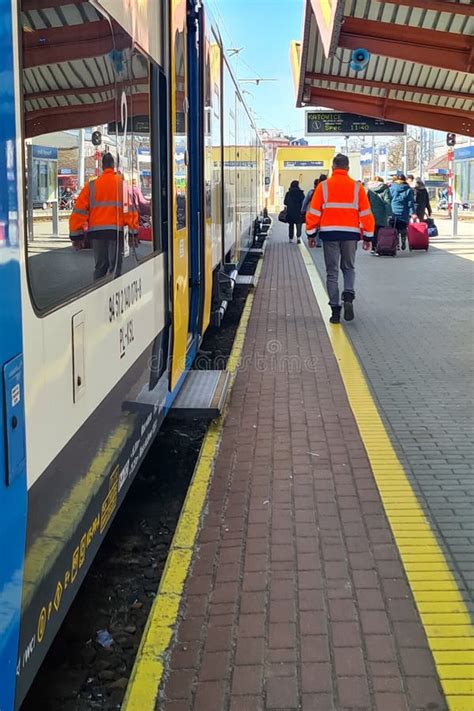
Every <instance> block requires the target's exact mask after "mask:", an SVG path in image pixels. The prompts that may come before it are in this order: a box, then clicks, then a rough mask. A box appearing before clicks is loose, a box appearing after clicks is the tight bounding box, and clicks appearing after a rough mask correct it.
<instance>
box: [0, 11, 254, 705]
mask: <svg viewBox="0 0 474 711" xmlns="http://www.w3.org/2000/svg"><path fill="white" fill-rule="evenodd" d="M0 20H1V26H2V28H3V36H4V47H3V52H2V54H1V55H0V77H1V78H2V80H1V82H0V94H1V96H2V121H1V122H0V283H1V285H2V308H1V309H0V365H1V367H2V377H1V385H0V395H1V398H0V402H1V408H2V417H1V418H0V470H1V474H2V476H1V480H0V533H1V541H2V555H1V557H0V669H1V682H2V683H1V684H0V709H2V711H8V710H9V709H14V708H18V707H19V705H20V704H21V701H22V699H23V698H24V695H25V693H26V691H27V689H28V687H29V685H30V683H31V680H32V679H33V677H34V675H35V673H36V671H37V670H38V667H39V666H40V664H41V662H42V660H43V658H44V655H45V653H46V651H47V649H48V647H49V645H50V643H51V641H52V639H53V637H54V635H55V634H56V632H57V630H58V627H59V626H60V624H61V622H62V620H63V618H64V615H65V613H66V611H67V609H68V607H69V605H70V603H71V601H72V600H73V598H74V595H75V594H76V592H77V590H78V588H79V586H80V584H81V582H82V580H83V579H84V576H85V574H86V571H87V569H88V567H89V565H90V563H91V561H92V559H93V557H94V554H95V552H96V551H97V549H98V547H99V546H100V543H101V540H102V539H103V536H104V535H105V534H106V532H107V530H108V528H109V526H110V522H111V520H112V518H113V516H114V514H115V512H116V510H117V508H118V506H119V505H120V502H121V501H122V500H123V497H124V496H125V494H126V492H127V489H128V488H129V486H130V484H131V482H132V480H133V477H134V476H135V474H136V472H137V470H138V468H139V465H140V462H141V460H142V459H143V457H144V455H145V454H146V452H147V450H148V448H149V446H150V444H151V442H152V440H153V437H154V435H155V434H156V432H157V430H158V428H159V426H160V423H161V421H162V419H163V417H164V416H165V415H166V413H167V411H168V410H169V408H170V407H171V406H172V403H173V400H174V398H175V397H176V394H177V393H178V391H179V389H180V387H181V386H182V384H183V382H184V380H185V378H186V375H187V372H188V370H189V368H190V365H191V364H192V361H193V358H194V357H195V355H196V352H197V350H198V348H199V344H200V342H201V339H202V336H203V334H204V332H205V330H206V328H207V327H208V326H209V324H210V323H211V322H212V320H213V314H214V313H215V312H219V307H220V300H221V299H222V298H224V297H223V296H222V284H223V283H225V279H226V277H229V275H230V274H232V273H233V272H235V270H236V269H237V268H238V266H239V265H240V264H241V262H242V261H243V259H244V257H245V254H246V252H247V250H248V249H249V247H250V245H251V243H252V239H253V224H254V221H255V219H256V217H257V214H258V211H259V210H260V209H261V208H262V207H263V206H262V205H261V200H262V197H263V188H262V184H261V183H262V180H263V173H262V158H261V157H262V155H263V152H262V150H261V145H260V144H259V140H258V136H257V132H256V128H255V126H254V124H253V122H252V120H251V118H250V114H249V112H248V111H247V109H246V107H245V104H244V102H243V100H242V96H241V94H240V92H239V90H238V87H237V84H236V82H235V80H234V78H233V76H232V73H231V71H230V68H229V67H228V64H227V62H226V60H225V58H224V52H223V48H222V42H221V40H220V37H219V33H218V29H217V27H216V25H215V23H214V22H213V21H212V18H211V17H210V16H209V15H208V14H206V12H205V9H204V8H203V7H200V8H199V9H196V3H194V2H187V0H169V2H168V1H165V0H162V1H157V0H100V1H99V0H0ZM32 147H42V148H41V149H38V148H35V150H33V148H32ZM45 149H52V152H54V154H55V155H58V162H60V161H61V160H63V161H64V166H69V167H64V168H63V169H64V170H67V171H69V170H71V168H70V166H71V165H75V166H78V167H77V180H78V182H79V185H81V184H83V183H84V181H85V180H88V179H89V178H93V177H94V175H96V174H97V172H98V164H99V159H100V155H101V154H102V153H103V152H104V151H109V152H111V153H112V155H113V156H114V158H115V166H116V169H117V170H119V171H120V172H121V173H122V175H123V178H124V186H125V187H124V196H123V206H124V210H125V211H126V210H127V209H133V194H134V193H133V191H134V190H139V191H141V192H142V194H143V200H144V201H143V205H146V204H148V207H145V208H144V210H143V213H144V214H143V215H141V217H142V218H143V225H145V227H144V228H143V230H142V232H141V233H140V234H141V236H142V238H143V239H140V240H139V241H138V242H137V241H136V240H134V239H132V238H131V236H128V235H127V234H126V233H125V234H124V235H123V244H122V241H121V238H119V235H118V236H117V245H118V247H117V255H116V261H115V268H114V270H113V271H112V272H111V273H110V274H109V275H108V276H106V277H103V278H100V279H95V280H94V264H93V261H94V260H93V255H92V251H91V250H90V249H78V250H75V249H73V247H72V244H71V242H70V239H69V233H68V223H67V220H64V219H61V215H59V213H58V211H57V210H55V208H54V205H53V209H52V210H51V213H50V215H48V214H46V215H45V213H47V211H44V210H42V211H41V213H42V214H41V215H38V212H37V210H36V209H35V205H34V197H33V195H34V190H33V189H32V185H33V165H32V160H31V156H33V154H34V153H38V151H39V152H44V151H45ZM46 152H47V153H48V151H46ZM50 152H51V151H50ZM52 152H51V154H52ZM144 161H145V163H146V164H145V167H143V166H144ZM61 169H62V166H61V165H58V170H61ZM130 196H132V197H130ZM139 211H140V210H139ZM62 212H64V211H62ZM84 230H85V234H87V225H86V224H85V225H84ZM226 298H228V290H227V291H226Z"/></svg>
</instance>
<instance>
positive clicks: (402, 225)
mask: <svg viewBox="0 0 474 711" xmlns="http://www.w3.org/2000/svg"><path fill="white" fill-rule="evenodd" d="M390 194H391V197H392V214H393V217H394V220H395V229H396V230H397V232H398V234H399V236H400V239H401V243H402V249H405V248H406V244H407V229H408V223H409V222H410V218H411V217H416V213H415V203H414V200H413V190H412V189H411V188H410V186H409V185H408V183H407V179H406V177H405V176H404V175H403V173H401V172H399V173H397V177H396V178H395V180H394V181H393V183H392V185H391V186H390Z"/></svg>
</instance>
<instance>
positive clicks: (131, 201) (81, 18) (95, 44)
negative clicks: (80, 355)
mask: <svg viewBox="0 0 474 711" xmlns="http://www.w3.org/2000/svg"><path fill="white" fill-rule="evenodd" d="M32 4H34V3H32V2H31V0H29V2H28V3H27V5H26V3H25V7H27V8H28V9H27V10H25V11H23V12H22V14H21V27H22V45H23V53H22V58H23V69H22V80H23V86H22V89H23V100H24V109H25V110H24V138H25V163H26V165H25V167H26V188H25V210H26V231H27V235H26V236H27V256H28V276H29V282H30V290H31V294H32V298H33V300H34V302H35V304H36V306H37V307H38V308H39V309H40V310H44V309H50V308H52V307H54V306H57V305H58V304H60V303H62V302H63V301H65V300H68V299H70V298H71V297H72V296H73V295H74V294H77V293H79V292H81V291H82V290H84V289H87V288H90V287H91V286H93V285H95V284H100V283H102V282H103V281H104V280H105V279H110V278H113V277H117V276H120V275H121V274H123V273H125V272H126V271H129V270H130V269H133V268H134V267H135V266H136V265H137V264H138V263H139V262H140V261H141V260H142V259H144V258H146V257H147V256H149V255H150V254H152V253H153V251H154V232H153V224H152V212H153V211H152V186H153V179H152V148H153V147H152V142H151V131H150V125H151V121H150V113H151V109H150V85H151V84H150V74H151V69H150V63H149V61H148V60H147V59H146V58H145V57H144V56H143V55H141V54H140V53H139V52H138V51H137V50H136V49H134V48H133V42H132V39H131V37H130V36H129V35H128V34H127V32H125V31H124V30H123V29H122V27H120V25H118V24H117V23H115V22H109V21H108V20H106V19H104V17H103V16H102V15H101V14H100V13H99V12H98V11H97V10H96V9H95V8H94V7H93V6H92V4H90V3H89V2H84V3H82V4H81V7H80V12H79V11H78V8H77V7H75V6H71V5H70V3H68V2H67V0H64V7H63V6H62V5H61V4H60V3H55V4H54V7H53V8H49V9H47V10H42V11H41V12H33V11H32V10H31V6H32ZM46 16H47V17H46ZM46 20H47V22H46ZM45 25H46V26H45ZM70 37H73V38H74V40H75V41H73V42H71V41H68V38H70ZM40 40H41V41H40Z"/></svg>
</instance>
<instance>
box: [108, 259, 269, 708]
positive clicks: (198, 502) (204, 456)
mask: <svg viewBox="0 0 474 711" xmlns="http://www.w3.org/2000/svg"><path fill="white" fill-rule="evenodd" d="M260 264H261V261H260V262H259V264H258V267H259V266H260ZM260 269H261V267H260ZM260 269H257V271H258V274H259V273H260ZM254 293H255V292H254V291H253V292H250V293H249V294H248V296H247V300H246V302H245V306H244V309H243V311H242V315H241V317H240V322H239V325H238V328H237V332H236V335H235V339H234V343H233V346H232V350H231V353H230V355H229V359H228V362H227V370H228V371H229V373H230V383H229V388H228V392H227V398H226V403H225V405H224V410H223V412H222V415H221V416H220V417H219V418H217V419H216V420H214V421H213V422H212V423H211V424H210V426H209V429H208V430H207V432H206V434H205V437H204V440H203V443H202V445H201V450H200V452H199V457H198V461H197V463H196V467H195V469H194V474H193V477H192V480H191V484H190V486H189V489H188V492H187V495H186V498H185V500H184V504H183V508H182V510H181V513H180V517H179V520H178V525H177V527H176V531H175V534H174V537H173V541H172V544H171V547H170V550H169V553H168V557H167V560H166V565H165V568H164V570H163V575H162V577H161V581H160V585H159V588H158V592H157V595H156V598H155V600H154V601H153V605H152V607H151V610H150V614H149V616H148V620H147V623H146V626H145V629H144V632H143V636H142V639H141V642H140V646H139V648H138V652H137V656H136V658H135V662H134V665H133V668H132V673H131V675H130V679H129V682H128V686H127V690H126V693H125V697H124V700H123V702H122V706H121V708H122V711H154V709H155V705H156V701H157V698H158V693H159V688H160V685H161V681H162V678H163V674H164V672H165V655H166V652H167V650H168V647H169V645H170V643H171V641H172V637H173V634H174V631H175V628H176V622H177V620H178V616H179V608H180V604H181V597H182V593H183V590H184V585H185V583H186V579H187V577H188V573H189V569H190V566H191V561H192V554H193V548H194V544H195V541H196V537H197V534H198V531H199V524H200V521H201V516H202V513H203V510H204V505H205V501H206V495H207V491H208V486H209V482H210V479H211V475H212V471H213V465H214V461H215V459H216V456H217V453H218V449H219V444H220V440H221V435H222V430H223V426H224V422H225V418H226V414H227V410H228V407H229V399H230V393H231V391H232V387H233V384H234V380H235V376H236V374H237V368H238V366H239V363H240V360H241V354H242V349H243V345H244V340H245V335H246V332H247V326H248V322H249V319H250V313H251V310H252V304H253V300H254Z"/></svg>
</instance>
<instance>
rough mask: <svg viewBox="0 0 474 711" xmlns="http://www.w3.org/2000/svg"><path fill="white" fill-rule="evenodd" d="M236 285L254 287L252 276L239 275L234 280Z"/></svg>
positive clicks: (253, 277) (253, 276)
mask: <svg viewBox="0 0 474 711" xmlns="http://www.w3.org/2000/svg"><path fill="white" fill-rule="evenodd" d="M235 283H236V284H245V285H246V286H255V275H254V274H239V275H238V277H237V279H236V280H235Z"/></svg>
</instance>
